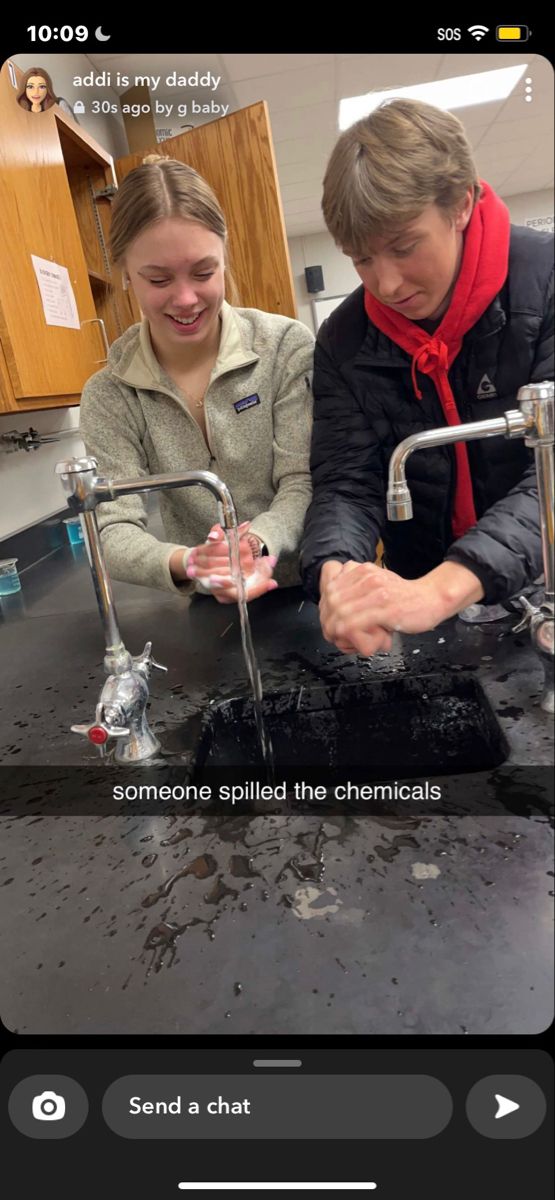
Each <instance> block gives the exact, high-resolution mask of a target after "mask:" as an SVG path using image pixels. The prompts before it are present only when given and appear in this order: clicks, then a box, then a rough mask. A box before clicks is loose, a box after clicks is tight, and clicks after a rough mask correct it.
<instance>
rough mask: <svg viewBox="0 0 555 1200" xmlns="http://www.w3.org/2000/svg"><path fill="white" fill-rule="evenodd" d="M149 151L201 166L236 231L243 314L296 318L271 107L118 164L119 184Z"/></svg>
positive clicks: (232, 240) (232, 237)
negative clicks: (255, 310) (252, 310)
mask: <svg viewBox="0 0 555 1200" xmlns="http://www.w3.org/2000/svg"><path fill="white" fill-rule="evenodd" d="M146 153H151V154H164V155H166V156H167V157H168V158H177V159H179V160H180V161H181V162H186V163H188V164H189V166H191V167H194V168H195V170H196V171H198V172H199V174H201V175H203V176H204V178H205V179H206V180H207V182H208V183H209V184H210V186H211V187H212V188H213V189H214V191H215V193H216V195H217V197H218V200H219V201H220V204H221V206H222V208H223V211H224V213H225V217H226V221H227V227H228V230H229V250H230V267H231V271H232V274H233V277H234V279H235V283H236V284H237V289H238V292H239V305H240V306H241V307H243V308H261V309H263V310H265V311H266V312H274V313H281V314H282V315H283V316H286V317H296V316H297V306H296V301H295V288H294V285H293V276H292V273H291V263H290V260H289V247H288V244H287V236H286V233H285V223H284V219H283V210H282V205H281V196H280V191H279V182H278V177H277V171H276V163H275V156H274V148H273V142H272V132H271V128H270V119H269V116H268V109H267V106H266V104H265V102H264V101H260V102H259V103H258V104H251V105H249V107H248V108H243V109H240V110H239V112H236V113H231V114H230V115H229V116H228V117H222V118H221V120H219V121H211V122H209V123H208V124H207V125H200V126H199V128H198V129H192V130H190V131H189V133H183V134H180V135H179V136H178V137H174V138H169V139H168V140H167V141H165V142H163V143H162V145H154V146H152V147H151V149H150V151H142V152H141V153H140V154H129V155H127V156H126V157H125V158H119V159H117V160H116V174H117V177H118V180H119V181H120V182H121V180H122V179H124V178H125V176H126V175H127V174H128V172H129V171H131V170H132V169H133V167H138V166H140V165H141V163H142V161H143V157H144V155H145V154H146Z"/></svg>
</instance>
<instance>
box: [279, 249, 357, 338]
mask: <svg viewBox="0 0 555 1200" xmlns="http://www.w3.org/2000/svg"><path fill="white" fill-rule="evenodd" d="M289 253H290V256H291V269H292V271H293V281H294V284H295V293H296V297H297V308H298V316H299V321H302V322H303V324H304V325H308V328H309V329H310V330H311V331H312V332H313V333H314V322H313V319H312V300H313V299H317V300H323V299H325V297H326V296H346V295H347V294H348V292H352V291H354V289H355V288H356V287H358V286H359V284H360V279H359V277H358V275H357V273H356V271H355V268H354V267H353V264H352V262H351V260H350V258H347V257H346V255H344V254H342V253H341V251H340V250H338V249H337V246H336V245H335V242H334V241H333V239H332V238H331V237H330V235H329V233H311V234H308V235H306V236H305V237H296V238H290V239H289ZM305 267H321V268H322V272H323V275H324V285H325V286H324V291H323V292H317V293H316V295H315V296H314V297H312V296H311V295H310V293H309V292H307V290H306V280H305V274H304V270H305Z"/></svg>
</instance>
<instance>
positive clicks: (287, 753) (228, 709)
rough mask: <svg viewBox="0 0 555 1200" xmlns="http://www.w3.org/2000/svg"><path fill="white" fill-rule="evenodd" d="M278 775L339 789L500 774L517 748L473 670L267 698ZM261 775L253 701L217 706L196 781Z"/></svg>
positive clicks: (303, 689)
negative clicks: (385, 781)
mask: <svg viewBox="0 0 555 1200" xmlns="http://www.w3.org/2000/svg"><path fill="white" fill-rule="evenodd" d="M262 710H263V716H264V722H265V725H266V728H267V730H268V733H269V735H270V737H271V741H272V745H273V751H274V761H275V768H276V776H278V777H279V778H283V779H286V780H288V781H296V780H299V779H302V778H305V779H307V781H309V782H311V783H318V784H321V783H324V784H334V783H340V782H344V781H346V780H347V779H350V780H354V781H359V782H364V781H371V780H383V779H400V778H404V779H407V778H408V779H410V778H415V777H419V776H426V775H453V774H459V773H466V772H476V771H486V770H488V769H492V768H495V767H498V766H500V765H501V763H503V762H504V761H505V759H506V758H507V756H508V754H509V746H508V744H507V741H506V739H505V737H504V735H503V732H502V730H501V728H500V726H499V725H498V723H497V720H496V718H495V715H494V713H493V710H492V708H491V706H490V704H489V702H488V700H487V698H486V696H485V694H484V691H483V689H482V688H481V686H480V684H479V683H478V681H477V680H476V679H475V678H474V677H473V676H471V675H469V674H465V673H464V672H461V673H456V672H454V671H452V672H442V673H437V674H429V675H418V676H414V675H408V674H407V675H397V676H390V677H389V678H382V679H380V680H372V681H369V682H361V683H348V684H346V683H338V684H327V685H314V686H312V685H309V686H306V685H297V686H295V687H292V688H289V689H288V690H287V691H284V692H274V693H269V694H267V695H265V696H264V700H263V705H262ZM212 769H215V770H216V771H217V773H218V774H220V775H223V774H224V773H225V772H230V773H231V774H237V773H238V769H240V770H241V771H242V772H244V773H245V775H247V776H248V777H254V776H256V775H260V770H261V758H260V749H259V740H258V737H257V732H256V724H255V717H254V705H253V701H252V699H231V700H225V701H222V702H220V703H214V704H212V705H211V706H210V708H209V710H208V713H207V715H206V717H205V719H204V722H203V729H202V732H201V737H200V742H199V746H198V752H197V755H196V770H195V774H196V776H197V778H198V777H200V776H202V775H203V774H204V773H205V772H208V774H210V772H211V770H212Z"/></svg>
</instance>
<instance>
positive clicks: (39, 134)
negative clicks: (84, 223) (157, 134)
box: [0, 63, 109, 410]
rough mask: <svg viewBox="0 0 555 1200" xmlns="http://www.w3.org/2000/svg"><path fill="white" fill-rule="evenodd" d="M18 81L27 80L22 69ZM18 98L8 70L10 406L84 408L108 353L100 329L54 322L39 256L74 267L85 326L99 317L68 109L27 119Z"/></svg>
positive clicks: (0, 222) (4, 137) (4, 277)
mask: <svg viewBox="0 0 555 1200" xmlns="http://www.w3.org/2000/svg"><path fill="white" fill-rule="evenodd" d="M16 75H17V76H18V77H20V76H21V73H20V72H18V71H17V69H16ZM16 95H17V91H16V89H15V88H14V86H13V83H12V81H11V78H10V73H9V68H8V64H7V63H5V64H4V66H3V68H2V70H1V72H0V241H1V246H2V251H1V253H2V270H1V271H0V339H1V342H2V350H3V363H4V364H5V367H4V385H3V387H2V394H3V402H2V403H3V406H4V407H5V408H8V409H12V410H13V409H16V410H17V409H21V410H25V409H26V408H43V407H51V406H53V405H56V406H59V405H63V404H68V403H76V402H77V400H78V396H79V393H80V391H81V389H82V386H83V384H84V382H85V380H86V379H87V378H88V376H89V375H91V374H92V373H93V371H95V370H98V369H99V368H98V365H95V362H96V363H98V360H99V359H101V358H103V357H104V350H103V345H102V340H101V337H100V335H99V332H98V326H97V325H86V326H85V328H84V329H80V328H79V329H68V328H65V327H61V326H57V325H47V323H46V320H45V314H44V310H43V305H42V301H41V296H40V292H39V288H38V284H37V279H36V276H35V272H34V269H33V263H32V259H31V255H33V254H34V255H36V256H38V257H39V258H43V259H47V260H50V261H52V262H55V263H58V264H60V265H62V266H64V267H67V269H68V272H69V278H70V281H71V285H72V288H73V292H74V296H75V301H76V304H77V310H78V315H79V319H80V320H81V321H85V320H92V319H95V318H96V316H97V313H96V309H95V304H94V300H93V295H92V291H91V287H90V284H89V279H88V275H87V264H86V261H85V257H84V254H83V247H82V244H81V239H80V234H79V228H78V224H77V219H76V215H75V209H74V206H73V202H72V197H71V192H70V187H69V183H68V178H67V173H66V169H65V164H64V157H63V153H62V148H61V144H60V138H59V136H58V127H57V116H58V115H59V113H60V110H59V109H58V106H57V105H54V106H53V107H52V108H50V109H47V110H46V111H45V112H42V113H37V114H34V113H31V112H27V111H26V110H25V109H23V108H21V107H20V105H19V104H18V103H17V101H16ZM106 157H108V156H106ZM108 161H109V159H108ZM6 373H7V378H6Z"/></svg>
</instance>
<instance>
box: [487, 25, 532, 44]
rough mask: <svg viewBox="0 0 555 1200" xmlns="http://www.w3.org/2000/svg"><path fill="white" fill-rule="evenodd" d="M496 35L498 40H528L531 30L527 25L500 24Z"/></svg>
mask: <svg viewBox="0 0 555 1200" xmlns="http://www.w3.org/2000/svg"><path fill="white" fill-rule="evenodd" d="M495 36H496V38H497V41H498V42H527V41H528V38H529V36H530V30H529V29H528V26H527V25H498V26H497V29H496V31H495Z"/></svg>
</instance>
